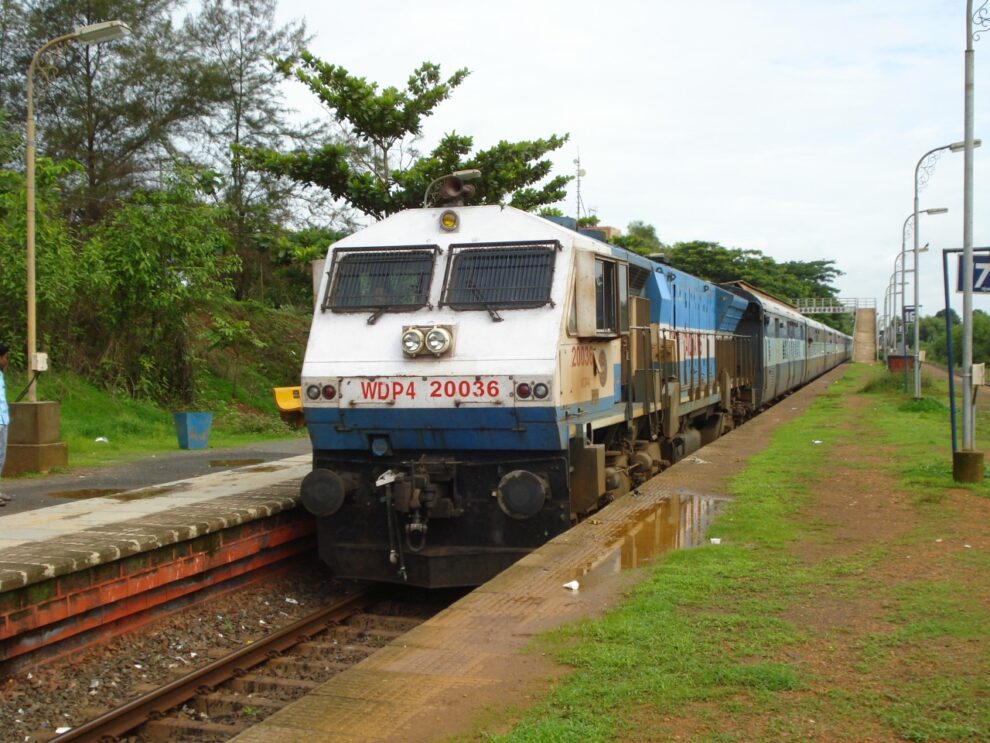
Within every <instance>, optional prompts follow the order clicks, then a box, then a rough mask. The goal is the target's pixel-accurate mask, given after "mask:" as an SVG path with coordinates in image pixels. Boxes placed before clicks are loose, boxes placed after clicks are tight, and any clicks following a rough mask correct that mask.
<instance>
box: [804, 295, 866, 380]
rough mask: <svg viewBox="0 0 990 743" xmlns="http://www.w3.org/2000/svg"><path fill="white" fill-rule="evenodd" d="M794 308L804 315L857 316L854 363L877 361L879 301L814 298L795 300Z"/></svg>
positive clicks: (854, 335)
mask: <svg viewBox="0 0 990 743" xmlns="http://www.w3.org/2000/svg"><path fill="white" fill-rule="evenodd" d="M793 304H794V306H795V307H796V308H797V310H798V312H800V313H801V314H803V315H840V314H847V313H851V314H853V315H854V316H855V325H854V326H853V361H859V362H862V363H865V364H870V363H872V362H874V361H876V359H877V301H876V300H875V299H861V298H860V299H844V298H841V297H828V298H822V297H813V298H811V299H795V300H793Z"/></svg>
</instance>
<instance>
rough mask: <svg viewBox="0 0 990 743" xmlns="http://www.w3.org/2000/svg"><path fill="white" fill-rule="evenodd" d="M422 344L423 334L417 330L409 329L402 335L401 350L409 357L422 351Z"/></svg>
mask: <svg viewBox="0 0 990 743" xmlns="http://www.w3.org/2000/svg"><path fill="white" fill-rule="evenodd" d="M423 342H424V339H423V332H422V331H421V330H419V329H417V328H409V330H407V331H405V332H404V333H403V334H402V350H403V351H404V352H405V353H407V354H409V355H410V356H415V355H416V354H418V353H419V352H420V351H422V350H423Z"/></svg>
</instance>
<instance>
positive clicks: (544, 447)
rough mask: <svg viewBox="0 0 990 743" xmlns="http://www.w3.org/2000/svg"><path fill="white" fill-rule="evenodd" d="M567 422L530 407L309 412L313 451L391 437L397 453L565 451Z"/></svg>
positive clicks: (557, 413)
mask: <svg viewBox="0 0 990 743" xmlns="http://www.w3.org/2000/svg"><path fill="white" fill-rule="evenodd" d="M602 402H604V401H600V404H601V403H602ZM611 405H612V401H611V399H609V400H608V402H607V407H608V408H609V409H611ZM585 412H587V411H585ZM563 420H564V409H563V408H554V407H549V406H530V405H520V406H517V407H514V408H512V407H504V408H499V407H491V408H387V409H386V408H364V409H357V410H351V409H347V410H340V409H339V408H306V427H307V428H308V429H309V437H310V440H311V441H312V442H313V448H314V449H323V450H325V449H332V450H339V451H345V450H350V451H355V450H357V451H367V450H368V448H369V447H370V445H371V438H372V437H373V436H375V435H384V436H387V437H388V439H389V443H391V445H392V448H393V449H396V450H400V449H401V450H432V449H488V450H514V449H533V450H541V451H559V450H561V449H564V448H566V445H567V424H565V423H563Z"/></svg>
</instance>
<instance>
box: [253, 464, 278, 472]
mask: <svg viewBox="0 0 990 743" xmlns="http://www.w3.org/2000/svg"><path fill="white" fill-rule="evenodd" d="M281 469H284V468H283V467H282V466H281V465H277V464H269V465H266V466H264V467H252V468H251V469H249V470H247V471H248V472H278V471H279V470H281Z"/></svg>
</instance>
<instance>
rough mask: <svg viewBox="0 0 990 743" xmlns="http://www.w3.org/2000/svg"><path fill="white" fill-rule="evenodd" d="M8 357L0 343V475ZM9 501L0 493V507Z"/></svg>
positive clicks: (4, 445) (4, 448) (4, 449)
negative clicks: (4, 376)
mask: <svg viewBox="0 0 990 743" xmlns="http://www.w3.org/2000/svg"><path fill="white" fill-rule="evenodd" d="M9 357H10V346H8V345H7V344H6V343H0V475H2V474H3V463H4V460H5V459H6V458H7V429H8V428H10V408H9V407H8V406H7V386H6V384H5V382H4V378H3V373H4V372H5V371H6V370H7V361H8V359H9ZM9 501H10V496H9V495H4V494H3V493H0V506H6V505H7V503H8V502H9Z"/></svg>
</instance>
